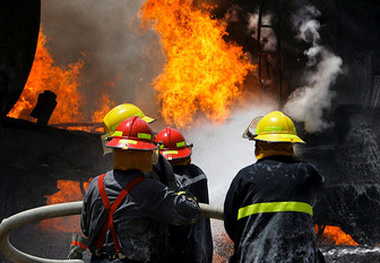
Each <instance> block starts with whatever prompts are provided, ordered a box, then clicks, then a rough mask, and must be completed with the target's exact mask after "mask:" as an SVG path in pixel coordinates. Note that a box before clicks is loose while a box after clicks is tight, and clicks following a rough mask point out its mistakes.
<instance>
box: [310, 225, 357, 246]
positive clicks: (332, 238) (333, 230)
mask: <svg viewBox="0 0 380 263" xmlns="http://www.w3.org/2000/svg"><path fill="white" fill-rule="evenodd" d="M314 228H315V231H316V232H317V233H318V226H317V225H316V226H315V227H314ZM320 239H321V241H320V242H321V243H329V244H334V245H346V246H358V245H359V244H358V243H356V242H355V241H354V240H353V239H352V237H351V236H350V235H348V234H346V233H344V232H343V231H342V229H340V228H339V227H338V226H326V227H325V228H324V230H323V233H322V237H320Z"/></svg>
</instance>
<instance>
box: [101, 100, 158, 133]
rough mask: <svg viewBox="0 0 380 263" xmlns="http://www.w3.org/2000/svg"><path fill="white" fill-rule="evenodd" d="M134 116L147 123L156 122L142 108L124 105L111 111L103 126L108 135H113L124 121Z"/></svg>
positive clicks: (104, 119)
mask: <svg viewBox="0 0 380 263" xmlns="http://www.w3.org/2000/svg"><path fill="white" fill-rule="evenodd" d="M133 116H138V117H140V118H141V119H143V120H144V121H146V122H147V123H151V122H153V121H155V119H153V118H151V117H148V116H146V115H145V114H144V113H143V112H142V110H140V108H138V107H137V106H135V105H133V104H130V103H124V104H120V105H118V106H116V107H114V108H113V109H112V110H110V111H109V112H108V113H107V114H106V116H105V117H104V118H103V125H104V129H105V132H106V134H107V135H111V134H113V133H114V132H115V130H116V128H117V126H118V125H119V124H120V123H121V122H122V121H124V120H126V119H128V118H131V117H133Z"/></svg>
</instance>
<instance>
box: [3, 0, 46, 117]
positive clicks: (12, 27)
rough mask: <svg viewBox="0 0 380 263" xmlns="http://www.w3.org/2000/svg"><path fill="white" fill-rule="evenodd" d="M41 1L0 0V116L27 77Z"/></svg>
mask: <svg viewBox="0 0 380 263" xmlns="http://www.w3.org/2000/svg"><path fill="white" fill-rule="evenodd" d="M40 13H41V1H40V0H28V1H24V0H2V1H1V8H0V117H3V116H5V115H7V114H8V112H9V111H10V110H11V109H12V108H13V106H14V104H15V103H16V102H17V100H18V98H19V97H20V95H21V92H22V90H23V89H24V86H25V83H26V80H27V79H28V76H29V72H30V69H31V67H32V64H33V60H34V54H35V52H36V46H37V39H38V32H39V27H40Z"/></svg>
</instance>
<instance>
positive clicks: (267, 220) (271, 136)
mask: <svg viewBox="0 0 380 263" xmlns="http://www.w3.org/2000/svg"><path fill="white" fill-rule="evenodd" d="M256 124H257V125H256ZM243 138H247V139H249V140H254V141H255V142H256V148H255V155H256V159H257V162H256V163H254V164H251V165H249V166H247V167H245V168H243V169H241V170H240V171H239V172H238V174H237V175H236V176H235V178H234V179H233V181H232V183H231V185H230V187H229V190H228V192H227V195H226V199H225V202H224V225H225V229H226V232H227V234H228V235H229V237H230V238H231V240H232V241H233V243H234V253H233V255H232V257H231V259H230V262H244V263H245V262H260V263H265V262H271V263H273V262H304V263H306V262H308V263H309V262H310V263H315V262H324V258H323V255H322V253H321V252H320V251H319V248H318V246H317V241H316V234H315V231H314V223H313V219H312V215H313V204H314V203H315V200H316V197H317V194H318V192H319V190H320V188H321V186H322V184H323V183H324V177H323V176H322V175H320V173H319V172H318V171H317V169H316V168H315V167H314V166H313V165H312V164H310V163H307V162H302V161H300V160H298V159H297V158H296V156H295V153H294V149H293V146H294V144H295V143H301V144H304V143H305V142H304V141H303V140H302V139H301V138H299V137H298V136H297V134H296V129H295V126H294V123H293V122H292V120H291V119H290V118H289V117H287V116H286V115H284V114H283V113H282V112H279V111H273V112H270V113H269V114H267V115H266V116H264V117H260V118H256V119H254V120H253V121H252V122H251V124H250V126H248V128H247V129H246V131H245V132H244V134H243Z"/></svg>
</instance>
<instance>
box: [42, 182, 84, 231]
mask: <svg viewBox="0 0 380 263" xmlns="http://www.w3.org/2000/svg"><path fill="white" fill-rule="evenodd" d="M90 180H91V179H90ZM90 180H89V181H90ZM89 181H88V182H84V183H82V184H83V190H81V182H78V181H71V180H58V181H57V188H58V189H60V190H59V191H58V192H56V193H55V194H53V195H50V196H46V204H47V205H52V204H59V203H66V202H74V201H81V200H83V192H82V191H86V189H87V187H88V185H89ZM79 226H80V224H79V215H78V216H69V217H58V218H53V219H50V220H45V221H42V222H41V223H40V224H38V225H37V228H38V229H39V230H42V231H56V232H61V231H62V232H79V231H80V227H79Z"/></svg>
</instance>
